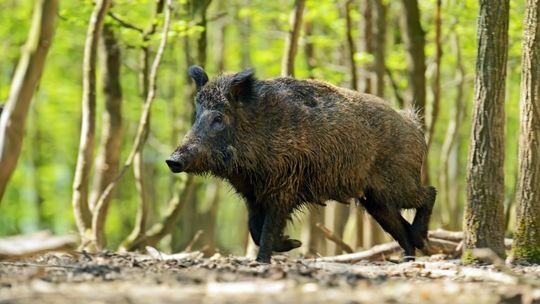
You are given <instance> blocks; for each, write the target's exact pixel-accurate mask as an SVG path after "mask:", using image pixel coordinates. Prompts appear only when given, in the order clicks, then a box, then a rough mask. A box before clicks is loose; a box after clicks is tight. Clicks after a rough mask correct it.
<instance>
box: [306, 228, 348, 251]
mask: <svg viewBox="0 0 540 304" xmlns="http://www.w3.org/2000/svg"><path fill="white" fill-rule="evenodd" d="M315 226H317V228H319V230H320V231H321V232H322V233H323V234H324V236H325V237H326V238H327V239H329V240H330V241H332V242H334V243H336V245H337V246H338V247H339V248H341V249H342V250H343V251H345V252H347V253H353V252H354V250H353V249H352V248H351V246H349V245H348V244H347V243H345V242H343V240H342V239H340V238H338V237H337V236H336V235H335V234H334V233H333V232H332V231H330V229H328V228H326V227H325V226H324V225H323V224H321V223H317V224H315Z"/></svg>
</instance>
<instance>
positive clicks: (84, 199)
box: [72, 0, 111, 237]
mask: <svg viewBox="0 0 540 304" xmlns="http://www.w3.org/2000/svg"><path fill="white" fill-rule="evenodd" d="M110 4H111V2H110V1H109V0H99V1H97V3H96V6H95V7H94V11H93V12H92V16H91V17H90V22H89V24H88V32H87V34H86V43H85V47H84V62H83V93H82V94H83V96H82V126H81V140H80V144H79V153H78V155H77V167H76V168H75V177H74V179H73V198H72V204H73V211H74V212H75V222H76V223H77V228H78V229H79V234H80V235H81V237H84V236H85V235H86V230H87V229H89V228H90V226H91V223H92V214H91V212H90V207H89V204H88V188H89V185H88V183H89V177H90V169H91V166H92V163H93V154H94V138H95V128H96V61H97V51H98V45H99V37H100V35H101V31H102V29H103V22H104V20H105V16H106V15H107V11H108V10H109V7H110Z"/></svg>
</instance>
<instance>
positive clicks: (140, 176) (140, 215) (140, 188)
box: [124, 0, 164, 243]
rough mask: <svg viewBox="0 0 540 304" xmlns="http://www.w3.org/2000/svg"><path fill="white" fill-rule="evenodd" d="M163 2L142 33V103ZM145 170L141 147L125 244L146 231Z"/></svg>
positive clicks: (135, 165) (161, 0)
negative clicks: (132, 220) (132, 215)
mask: <svg viewBox="0 0 540 304" xmlns="http://www.w3.org/2000/svg"><path fill="white" fill-rule="evenodd" d="M163 4H164V0H158V1H156V7H155V11H154V17H153V22H152V23H151V24H150V26H149V27H148V28H147V29H145V30H144V31H143V34H142V40H143V46H142V48H141V54H140V56H141V57H140V64H141V67H142V68H141V71H140V72H139V83H140V85H141V87H142V92H141V97H142V99H143V102H146V100H145V99H146V96H148V91H149V86H150V83H149V81H150V47H149V44H150V38H151V37H152V35H153V34H154V33H155V32H156V28H157V21H158V18H159V16H160V15H161V13H162V12H163ZM151 114H152V113H148V124H147V126H148V127H147V129H146V130H144V134H143V140H144V141H145V142H146V140H147V139H148V134H149V133H150V121H151V118H152V115H151ZM146 173H147V168H146V166H145V163H144V147H142V148H141V149H140V150H139V151H138V152H137V153H136V154H135V158H134V159H133V174H134V176H135V185H136V188H137V192H138V193H139V204H138V206H137V215H136V216H135V225H134V226H133V230H132V231H131V233H130V234H129V236H128V237H127V239H126V241H124V242H127V243H131V242H133V241H135V240H137V239H138V238H141V237H142V236H143V235H144V233H145V231H146V223H147V221H148V212H149V209H150V206H149V199H148V184H147V181H148V179H147V178H146Z"/></svg>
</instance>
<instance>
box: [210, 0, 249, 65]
mask: <svg viewBox="0 0 540 304" xmlns="http://www.w3.org/2000/svg"><path fill="white" fill-rule="evenodd" d="M224 6H225V1H218V9H217V10H218V11H219V12H221V11H223V10H225V7H224ZM226 34H227V21H226V20H221V21H219V22H218V26H217V29H216V36H217V37H216V45H215V50H216V63H217V69H218V72H220V73H222V72H224V71H225V61H226V59H227V58H225V57H226V52H225V46H226V45H225V37H226ZM243 47H245V46H244V45H243V46H242V48H243Z"/></svg>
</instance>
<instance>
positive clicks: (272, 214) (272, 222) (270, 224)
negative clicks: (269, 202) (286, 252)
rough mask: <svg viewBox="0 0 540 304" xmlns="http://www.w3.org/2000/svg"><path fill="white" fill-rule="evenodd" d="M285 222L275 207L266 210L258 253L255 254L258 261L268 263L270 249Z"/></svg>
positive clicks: (270, 253) (270, 254) (271, 249)
mask: <svg viewBox="0 0 540 304" xmlns="http://www.w3.org/2000/svg"><path fill="white" fill-rule="evenodd" d="M285 223H286V220H285V217H284V216H283V214H280V213H279V212H277V210H276V208H270V209H269V210H267V212H266V215H265V217H264V224H263V226H262V233H261V238H260V246H259V253H258V254H257V261H258V262H261V263H270V258H271V257H272V251H273V250H274V247H275V245H276V243H277V241H278V240H279V237H280V234H281V231H283V229H284V228H285Z"/></svg>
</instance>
